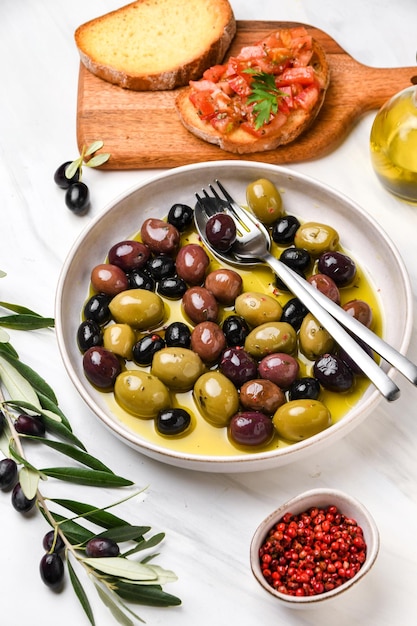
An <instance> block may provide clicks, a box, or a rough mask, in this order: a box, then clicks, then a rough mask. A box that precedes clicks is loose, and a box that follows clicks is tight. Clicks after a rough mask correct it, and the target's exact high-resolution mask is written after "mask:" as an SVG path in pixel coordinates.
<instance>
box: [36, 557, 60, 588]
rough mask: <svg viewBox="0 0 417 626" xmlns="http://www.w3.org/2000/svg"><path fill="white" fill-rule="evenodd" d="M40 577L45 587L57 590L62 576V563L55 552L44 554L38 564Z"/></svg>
mask: <svg viewBox="0 0 417 626" xmlns="http://www.w3.org/2000/svg"><path fill="white" fill-rule="evenodd" d="M39 571H40V574H41V578H42V580H43V582H44V583H45V585H47V587H50V588H51V589H54V590H58V589H59V588H60V587H61V584H62V580H63V578H64V563H63V562H62V559H61V557H60V556H59V554H57V553H56V552H51V553H50V554H49V553H48V554H44V556H43V557H42V559H41V562H40V564H39Z"/></svg>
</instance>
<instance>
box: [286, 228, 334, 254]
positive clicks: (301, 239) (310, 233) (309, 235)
mask: <svg viewBox="0 0 417 626" xmlns="http://www.w3.org/2000/svg"><path fill="white" fill-rule="evenodd" d="M294 245H295V247H296V248H304V249H305V250H307V252H309V253H310V254H311V256H313V257H318V256H320V255H321V254H323V252H327V251H329V250H331V251H333V250H336V248H337V247H338V245H339V234H338V232H337V231H336V230H335V229H334V228H333V227H332V226H328V225H327V224H320V223H319V222H305V223H304V224H301V226H300V227H299V228H298V230H297V232H296V233H295V237H294Z"/></svg>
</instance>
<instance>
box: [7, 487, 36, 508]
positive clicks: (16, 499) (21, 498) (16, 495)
mask: <svg viewBox="0 0 417 626" xmlns="http://www.w3.org/2000/svg"><path fill="white" fill-rule="evenodd" d="M35 502H36V496H35V497H34V498H27V497H26V496H25V494H24V493H23V489H22V487H21V485H20V483H16V484H15V486H14V487H13V491H12V506H13V508H14V509H16V511H19V513H27V512H28V511H30V510H31V509H32V508H33V507H34V506H35Z"/></svg>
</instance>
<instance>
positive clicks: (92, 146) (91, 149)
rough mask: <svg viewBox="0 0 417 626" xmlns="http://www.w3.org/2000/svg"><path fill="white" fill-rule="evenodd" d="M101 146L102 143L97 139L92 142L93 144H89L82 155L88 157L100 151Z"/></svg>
mask: <svg viewBox="0 0 417 626" xmlns="http://www.w3.org/2000/svg"><path fill="white" fill-rule="evenodd" d="M103 146H104V141H102V140H101V139H99V140H98V141H93V143H90V145H89V146H88V148H86V150H85V152H84V154H85V155H86V156H90V154H94V152H97V150H100V148H102V147H103Z"/></svg>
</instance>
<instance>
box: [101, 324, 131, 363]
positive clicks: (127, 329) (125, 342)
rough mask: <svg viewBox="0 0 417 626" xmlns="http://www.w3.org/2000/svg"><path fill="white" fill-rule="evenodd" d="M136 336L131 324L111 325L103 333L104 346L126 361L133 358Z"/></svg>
mask: <svg viewBox="0 0 417 626" xmlns="http://www.w3.org/2000/svg"><path fill="white" fill-rule="evenodd" d="M135 342H136V335H135V332H134V330H133V328H132V327H131V326H129V324H110V325H109V326H106V328H105V329H104V331H103V346H104V347H105V348H106V349H107V350H110V351H111V352H114V354H118V355H119V356H121V357H123V358H124V359H131V358H132V348H133V345H134V343H135Z"/></svg>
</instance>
